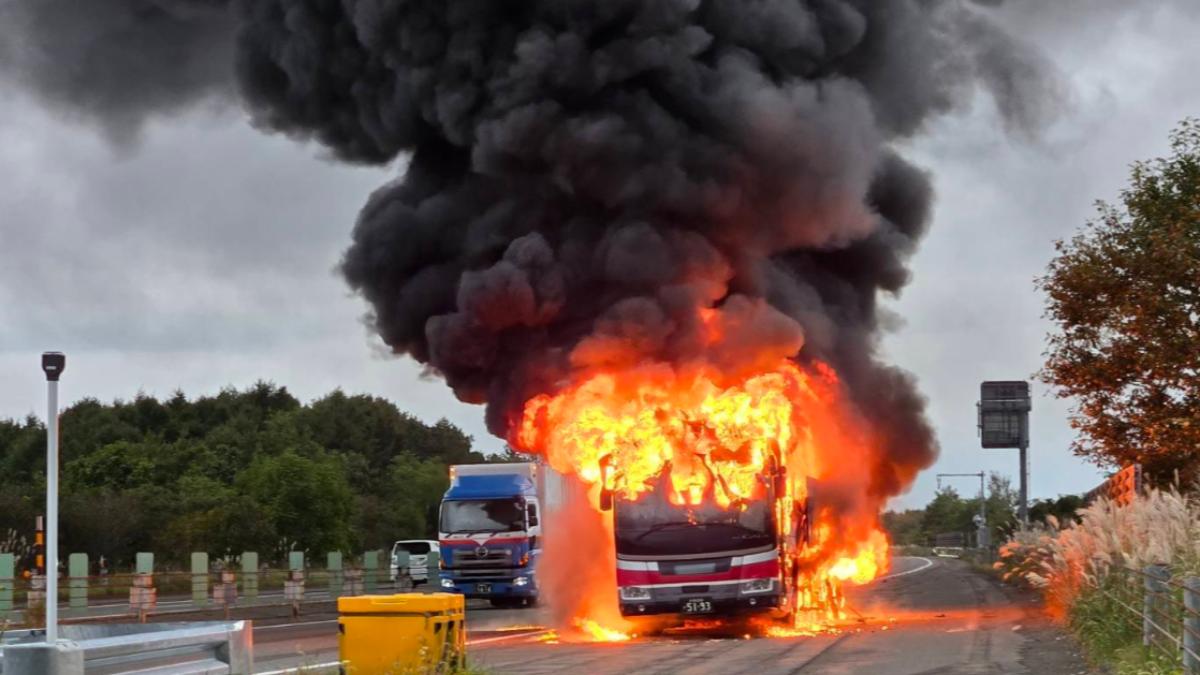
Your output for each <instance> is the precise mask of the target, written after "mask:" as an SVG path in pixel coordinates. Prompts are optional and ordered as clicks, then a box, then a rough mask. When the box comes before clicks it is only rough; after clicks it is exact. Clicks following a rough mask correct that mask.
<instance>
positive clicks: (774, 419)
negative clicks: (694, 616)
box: [510, 323, 888, 640]
mask: <svg viewBox="0 0 1200 675" xmlns="http://www.w3.org/2000/svg"><path fill="white" fill-rule="evenodd" d="M706 325H708V323H706ZM711 328H712V329H713V330H717V329H718V328H719V326H716V325H715V324H713V325H712V326H711ZM852 409H853V406H851V405H849V404H847V403H846V401H845V400H844V397H843V390H842V388H841V384H840V382H839V381H838V378H837V375H836V374H835V373H834V372H833V370H832V369H831V368H829V367H828V366H826V365H823V364H819V363H818V364H814V365H812V366H809V367H808V368H801V367H800V366H799V365H797V364H796V363H795V362H793V361H791V360H786V359H785V360H781V361H780V362H778V363H777V365H776V366H775V367H773V368H768V369H766V370H765V371H759V372H758V373H757V374H752V375H744V374H743V375H726V374H724V373H721V372H718V371H717V370H716V369H715V368H712V367H705V366H693V367H689V368H684V369H680V368H671V367H667V366H655V367H651V366H646V367H641V368H635V369H632V370H628V371H624V372H598V373H594V374H592V375H590V376H589V377H586V378H584V379H582V380H581V381H580V382H578V383H576V384H575V385H573V386H570V387H567V388H565V389H563V390H561V391H559V392H558V393H556V394H553V395H540V396H537V397H535V398H533V399H531V400H529V401H528V402H527V403H526V405H525V407H524V410H523V414H522V417H521V419H520V420H519V423H518V424H517V425H516V427H515V429H514V431H513V433H512V437H511V439H510V440H511V442H512V443H513V445H514V446H516V447H518V448H519V449H521V450H524V451H526V452H533V453H540V454H543V455H544V456H545V457H546V459H547V461H548V463H549V464H550V465H551V466H552V467H553V468H554V469H555V470H557V471H559V472H560V473H564V474H570V475H575V476H578V477H579V478H581V479H582V480H583V481H584V482H585V483H586V484H588V485H590V486H595V487H603V488H605V489H608V490H611V491H612V492H613V494H614V495H616V496H618V497H621V498H624V499H628V500H637V499H639V498H640V497H641V496H643V495H646V494H648V493H650V492H652V491H656V490H659V491H662V490H665V491H667V494H666V495H665V496H666V497H667V499H669V501H670V502H672V503H674V504H677V505H689V506H691V505H700V504H709V505H715V506H716V507H719V508H721V509H733V508H745V507H746V504H748V503H749V502H752V501H754V500H758V499H763V498H765V496H766V495H767V494H768V486H770V485H772V482H771V477H772V476H775V475H779V474H785V475H786V476H787V480H786V489H785V494H781V495H776V499H777V500H778V501H777V502H776V504H775V509H776V511H775V512H776V514H777V518H776V521H777V522H778V523H779V528H780V530H781V531H780V532H778V533H777V534H778V538H779V541H780V542H781V543H780V546H781V548H783V546H784V544H783V542H785V541H788V540H789V537H790V541H792V542H796V541H798V540H799V539H801V537H800V536H799V535H800V533H796V532H793V531H792V530H793V529H794V528H795V527H799V526H798V525H795V524H794V523H793V522H792V518H790V517H789V514H792V513H794V512H795V507H796V506H797V505H801V504H804V503H805V502H804V500H805V498H806V497H807V496H808V493H809V486H808V481H809V479H817V480H821V481H825V480H830V481H833V482H834V483H838V487H840V488H845V487H846V485H851V486H852V489H856V490H858V491H860V492H862V491H863V488H862V485H863V484H865V483H866V481H867V480H868V479H869V474H868V472H869V471H870V470H871V469H870V466H871V458H872V457H873V450H872V448H871V437H870V432H869V426H868V425H866V424H863V423H862V421H861V420H858V419H856V418H855V417H854V414H853V412H852ZM843 474H844V475H843ZM664 479H665V480H664ZM839 481H840V483H839ZM593 494H595V493H593ZM842 501H846V500H842ZM879 506H880V504H879V503H877V502H870V501H869V500H868V501H867V502H866V506H865V507H864V506H861V505H860V506H857V507H855V508H852V509H849V510H846V509H845V508H842V507H839V508H841V510H835V509H834V508H832V507H831V506H828V505H820V504H818V505H816V506H815V507H814V511H813V513H811V514H808V517H809V518H810V519H811V523H812V524H811V527H810V529H809V532H810V535H811V536H809V537H807V538H806V540H805V541H804V542H803V543H802V544H801V545H798V546H796V545H793V546H792V548H791V549H789V550H788V551H787V552H786V553H787V555H788V556H790V558H789V559H787V560H785V561H784V568H785V570H790V571H794V572H795V577H796V578H797V579H799V580H800V581H801V588H798V589H797V590H796V593H797V595H796V598H795V600H794V602H795V603H796V605H795V606H796V607H797V608H799V609H817V608H820V609H824V610H826V611H827V614H828V616H830V617H832V618H839V617H840V612H841V608H842V605H843V604H844V600H843V599H842V595H841V591H840V585H841V583H842V582H850V583H855V584H863V583H866V582H868V581H870V580H871V579H873V578H875V577H876V576H877V575H878V574H879V573H880V572H881V571H882V570H883V569H885V568H886V565H887V550H888V543H887V538H886V536H885V535H884V534H883V533H882V532H880V531H879V529H878V521H877V515H878V514H877V509H878V507H879ZM609 532H610V534H611V529H610V530H609ZM588 592H589V593H596V592H604V593H607V594H608V595H609V596H611V597H614V598H615V594H616V591H615V588H609V589H604V590H603V591H600V590H597V589H589V591H588ZM614 602H615V600H614ZM592 604H593V606H594V603H592ZM581 611H588V612H589V614H588V615H586V616H577V617H576V622H575V623H576V625H577V626H578V627H579V628H580V629H582V630H583V631H584V632H585V634H587V635H589V636H591V637H592V638H593V639H597V640H622V639H628V635H629V634H628V633H625V632H622V631H618V630H613V629H606V628H604V627H603V626H601V625H600V624H599V623H597V622H596V620H595V619H597V618H599V617H598V616H595V617H594V616H592V615H591V614H590V611H591V610H581ZM801 620H802V619H801V618H800V616H799V612H797V613H796V621H797V625H796V626H794V627H793V628H792V629H791V630H793V631H796V632H801V631H800V630H799V629H801V628H802V629H803V632H804V633H810V632H812V629H811V628H810V624H808V623H804V624H800V623H799V622H800V621H801ZM622 636H623V637H622Z"/></svg>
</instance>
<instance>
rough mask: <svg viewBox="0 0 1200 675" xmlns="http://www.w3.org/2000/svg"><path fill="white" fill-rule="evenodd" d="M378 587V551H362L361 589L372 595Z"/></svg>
mask: <svg viewBox="0 0 1200 675" xmlns="http://www.w3.org/2000/svg"><path fill="white" fill-rule="evenodd" d="M378 588H379V551H367V552H366V553H363V590H364V591H366V593H367V595H374V594H375V591H376V590H378Z"/></svg>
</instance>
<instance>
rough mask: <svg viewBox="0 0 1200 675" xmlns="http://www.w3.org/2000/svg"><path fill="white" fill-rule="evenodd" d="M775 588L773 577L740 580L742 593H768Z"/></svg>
mask: <svg viewBox="0 0 1200 675" xmlns="http://www.w3.org/2000/svg"><path fill="white" fill-rule="evenodd" d="M773 590H775V580H774V579H752V580H750V581H743V582H742V592H743V593H769V592H771V591H773Z"/></svg>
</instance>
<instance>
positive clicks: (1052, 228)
mask: <svg viewBox="0 0 1200 675" xmlns="http://www.w3.org/2000/svg"><path fill="white" fill-rule="evenodd" d="M1038 4H1039V3H1034V2H1032V0H1030V1H1026V2H1021V1H1017V2H1014V3H1011V4H1010V5H1008V6H1007V9H1006V13H1007V18H1006V20H1008V21H1010V22H1011V23H1012V24H1013V25H1014V26H1016V27H1017V28H1018V31H1019V32H1020V33H1021V34H1022V35H1023V36H1024V38H1025V39H1026V40H1028V41H1029V42H1030V43H1031V44H1034V45H1038V46H1039V47H1040V48H1041V49H1043V50H1044V52H1045V54H1046V56H1047V57H1048V58H1049V59H1050V61H1051V62H1052V63H1054V64H1055V68H1056V69H1057V70H1058V71H1059V74H1060V77H1061V78H1062V82H1063V91H1064V99H1065V100H1066V101H1067V102H1068V105H1067V107H1066V108H1065V109H1064V110H1062V111H1061V113H1060V116H1059V118H1058V120H1057V122H1055V123H1054V125H1053V126H1052V127H1051V128H1049V129H1048V130H1046V131H1045V132H1044V134H1043V136H1042V137H1041V138H1040V139H1036V140H1032V141H1026V140H1022V139H1016V138H1013V137H1011V136H1007V135H1005V133H1004V132H1003V130H1002V129H1001V125H1000V123H999V118H998V116H997V114H996V112H995V110H993V109H992V108H991V107H990V104H988V103H987V100H986V99H984V98H982V97H981V98H979V99H978V102H977V103H976V105H974V106H973V107H972V108H971V109H969V110H966V111H963V112H961V113H958V114H955V115H953V116H951V117H947V118H943V119H941V120H940V121H938V122H937V123H936V124H934V125H932V126H931V127H930V128H928V129H927V130H926V132H925V133H924V134H922V136H921V137H920V138H919V139H918V140H916V141H915V142H914V143H913V144H912V146H911V147H910V148H907V149H906V150H907V151H908V154H909V155H910V156H911V157H914V158H915V159H917V160H918V161H919V162H920V163H921V164H923V165H924V166H925V167H926V168H928V169H929V170H930V171H931V172H932V174H933V178H934V183H935V186H936V188H937V192H938V201H937V207H936V212H935V216H934V223H933V227H932V228H931V232H930V234H929V236H928V237H927V239H926V240H925V242H924V244H923V246H922V248H921V250H920V252H919V253H918V255H917V257H916V259H915V260H914V263H913V268H914V276H913V282H912V284H911V286H910V287H909V288H908V289H907V290H906V291H905V292H904V294H903V296H902V297H901V298H899V299H898V300H895V301H889V303H888V304H889V307H890V308H891V309H892V311H893V312H894V314H895V316H896V318H897V321H896V330H895V331H894V332H893V333H892V334H890V335H889V336H888V337H887V339H886V349H887V353H888V356H889V358H890V359H891V360H892V361H894V362H895V363H897V364H899V365H900V366H903V367H905V368H907V369H909V370H911V371H912V372H914V373H916V375H917V376H918V377H919V379H920V381H921V385H922V389H923V391H924V393H925V395H926V396H927V397H928V398H929V411H930V417H931V420H932V422H933V426H934V428H935V430H936V432H937V434H938V438H939V441H940V444H941V447H942V452H941V458H940V459H939V461H938V463H937V464H936V465H935V466H934V467H933V468H932V469H931V470H930V471H928V472H926V474H924V475H923V476H922V477H921V478H920V479H919V480H918V482H917V484H916V486H915V488H914V490H913V491H912V492H911V493H910V494H909V495H907V496H905V497H903V498H901V499H899V500H897V502H896V504H895V505H896V506H917V505H920V504H923V503H924V502H925V501H927V500H928V499H929V498H930V497H931V496H932V493H933V490H934V486H935V478H934V474H935V473H936V472H975V471H979V470H981V469H983V470H987V471H998V472H1001V473H1004V474H1006V475H1009V476H1011V477H1012V478H1013V479H1014V483H1015V481H1016V466H1017V461H1016V451H997V450H991V451H986V452H985V451H982V450H980V449H979V448H978V445H979V443H978V439H977V437H976V433H975V406H974V403H975V400H976V399H977V397H978V390H979V382H980V381H981V380H984V379H1024V378H1028V377H1029V376H1030V375H1032V374H1033V373H1034V372H1035V371H1036V370H1037V369H1038V367H1039V365H1040V362H1041V353H1042V350H1043V345H1044V338H1045V334H1046V331H1047V330H1048V329H1049V326H1048V324H1047V323H1046V322H1045V321H1044V320H1043V319H1042V318H1041V314H1042V305H1043V301H1042V297H1041V295H1040V294H1039V293H1038V292H1037V290H1036V289H1035V287H1034V284H1033V279H1034V277H1035V276H1037V275H1038V274H1039V273H1040V272H1041V271H1042V270H1043V269H1044V268H1045V265H1046V263H1047V262H1048V261H1049V259H1050V257H1051V256H1052V255H1053V242H1054V240H1055V239H1058V238H1062V237H1067V236H1069V235H1070V234H1071V233H1072V232H1074V231H1075V230H1077V229H1078V228H1079V227H1081V226H1082V225H1083V224H1084V223H1085V222H1086V221H1087V220H1088V219H1089V218H1090V217H1091V215H1092V214H1093V213H1094V206H1093V202H1094V201H1095V200H1096V199H1115V198H1116V197H1117V194H1118V192H1119V190H1120V189H1121V187H1122V186H1123V185H1124V183H1125V181H1126V178H1127V173H1128V165H1129V163H1130V162H1132V161H1135V160H1137V159H1144V158H1151V157H1155V156H1161V155H1163V154H1164V153H1165V152H1166V151H1167V134H1168V132H1169V131H1170V130H1171V129H1172V127H1173V126H1174V125H1175V124H1176V123H1177V122H1178V121H1179V120H1180V119H1182V118H1183V117H1185V116H1189V115H1191V116H1200V87H1198V86H1197V85H1196V82H1197V76H1196V68H1197V65H1200V46H1198V41H1197V40H1196V36H1197V35H1200V11H1197V7H1200V3H1196V2H1194V1H1193V0H1180V1H1179V2H1166V1H1160V2H1145V3H1136V4H1137V5H1138V7H1137V8H1136V9H1117V8H1118V7H1121V6H1122V5H1123V4H1126V3H1120V2H1107V1H1100V0H1096V1H1094V2H1087V1H1085V0H1065V1H1063V2H1047V3H1040V4H1045V5H1047V7H1040V8H1039V9H1037V10H1036V11H1034V10H1031V9H1029V7H1031V6H1035V5H1038ZM1081 7H1087V8H1088V9H1087V10H1081V9H1080V8H1081ZM403 168H404V167H403V166H391V167H388V168H387V169H385V170H380V169H362V168H353V167H348V166H346V165H342V164H336V163H334V162H331V161H326V160H325V159H323V158H322V157H321V153H320V151H319V149H318V148H316V147H315V146H305V145H300V144H297V143H295V142H293V141H291V140H289V139H286V138H283V137H279V136H269V135H264V134H262V133H260V132H258V131H256V130H254V129H252V128H250V127H249V126H248V125H247V124H246V123H245V120H244V116H243V115H242V114H241V113H240V111H238V110H236V109H218V110H212V109H203V110H193V111H192V112H190V113H188V114H187V115H185V116H183V117H180V118H175V119H170V120H157V121H154V122H152V123H151V124H150V125H149V126H148V127H147V128H146V129H145V132H144V134H143V136H142V138H141V140H140V142H139V143H138V144H137V145H136V147H133V148H128V149H120V150H118V149H114V148H113V146H111V145H110V144H109V143H108V142H107V141H106V140H105V139H104V138H103V137H102V136H100V135H99V134H97V133H96V132H95V131H94V130H92V129H89V128H86V127H84V126H80V125H78V124H76V123H75V122H74V121H73V120H69V119H62V118H60V117H57V116H55V115H54V114H53V112H51V111H48V110H46V109H45V108H43V107H40V106H39V104H38V103H36V102H34V101H33V100H31V99H30V98H28V97H26V96H25V95H24V94H23V93H21V92H20V91H18V90H16V89H15V88H13V87H5V86H4V84H3V83H0V417H18V416H24V415H25V414H27V413H30V412H37V413H38V414H39V415H40V414H42V413H43V412H44V406H45V402H44V385H43V384H42V383H43V379H42V376H41V372H40V370H39V369H38V354H39V353H40V352H41V351H43V350H46V349H59V350H63V351H65V352H67V353H68V366H67V371H66V375H65V376H64V380H63V384H62V391H63V398H64V401H65V402H70V401H73V400H76V399H78V398H81V397H85V396H92V397H97V398H100V399H102V400H111V399H113V398H126V399H127V398H131V397H133V396H134V395H136V394H137V392H138V391H139V390H140V391H144V392H146V393H149V394H155V395H159V396H166V395H169V394H170V393H171V392H172V391H173V390H175V389H182V390H183V391H184V392H186V393H187V394H188V395H189V396H195V395H198V394H203V393H214V392H216V391H217V390H219V389H220V388H221V387H222V386H226V385H234V386H237V387H245V386H248V385H250V384H252V383H253V382H255V381H256V380H259V379H265V380H272V381H274V382H276V383H279V384H282V385H285V386H287V387H288V389H289V390H291V391H292V392H293V393H294V394H296V395H297V396H298V397H300V398H301V399H304V400H309V399H312V398H315V397H318V396H321V395H323V394H325V393H327V392H329V391H330V390H332V389H334V388H337V387H340V388H342V389H343V390H345V391H347V392H349V393H360V392H361V393H370V394H375V395H379V396H384V397H387V398H390V399H392V400H394V401H395V402H396V403H397V405H399V406H400V407H401V408H403V409H406V410H409V411H411V412H413V413H414V414H416V415H418V416H419V417H421V418H424V419H426V420H430V421H433V420H436V419H438V418H440V417H445V418H448V419H449V420H451V421H452V422H454V423H455V424H457V425H459V426H460V427H462V428H463V429H465V430H466V431H467V432H468V433H469V434H471V435H472V436H474V438H475V442H476V447H477V449H480V450H483V451H494V450H497V449H499V448H500V447H501V441H499V440H498V439H496V438H494V437H492V436H490V435H489V434H488V433H487V432H486V430H485V429H484V424H483V411H482V409H481V408H478V407H473V406H467V405H464V404H461V403H458V402H457V401H455V399H454V397H453V396H452V395H451V394H450V393H449V390H448V389H447V388H446V387H445V386H444V385H442V384H441V383H439V382H438V381H436V380H430V379H427V378H423V377H422V376H421V370H420V367H419V366H418V365H417V364H415V363H413V362H412V361H410V360H408V359H400V360H397V359H394V358H391V357H389V356H387V355H386V352H385V350H384V349H383V348H382V345H381V343H380V342H379V340H378V339H377V338H375V337H374V336H372V335H371V334H370V333H369V332H368V330H367V329H366V328H365V327H364V326H363V325H362V323H361V321H360V317H361V315H362V313H363V311H364V305H363V303H362V302H361V301H360V300H359V299H357V298H355V297H353V296H352V295H351V294H350V293H349V292H348V290H347V289H346V287H345V284H344V283H343V282H342V280H341V279H340V278H339V277H338V276H337V275H336V274H335V272H334V269H333V268H334V266H335V264H336V263H337V261H338V259H339V257H340V256H341V253H342V251H343V249H344V248H345V247H346V246H347V245H348V243H349V232H350V228H351V225H352V223H353V220H354V217H355V215H356V214H357V212H358V210H359V208H360V207H361V206H362V204H363V203H364V201H365V199H366V197H367V195H368V194H369V193H370V192H371V190H373V189H374V188H376V187H378V186H379V185H380V184H382V183H383V182H384V181H386V180H389V179H391V178H393V177H395V176H396V175H398V174H399V173H400V172H402V171H403ZM1034 392H1035V399H1034V412H1033V422H1032V449H1031V457H1032V483H1031V494H1032V496H1034V497H1048V496H1055V495H1058V494H1063V493H1070V492H1079V491H1083V490H1086V489H1089V488H1091V487H1092V486H1094V485H1095V484H1096V483H1097V482H1098V481H1099V480H1100V478H1101V477H1102V474H1101V473H1099V472H1098V471H1097V469H1095V468H1094V467H1091V466H1089V465H1086V464H1084V463H1083V462H1081V461H1079V460H1078V459H1075V458H1074V457H1072V456H1071V454H1070V451H1069V448H1068V446H1069V444H1070V442H1071V439H1072V432H1071V430H1070V428H1069V427H1068V425H1067V421H1066V418H1067V413H1068V409H1069V403H1068V402H1063V401H1059V400H1057V399H1055V398H1053V397H1052V396H1051V395H1049V393H1048V392H1047V391H1046V389H1045V387H1043V386H1041V385H1038V384H1035V385H1034ZM958 485H960V490H961V491H970V490H971V489H972V488H971V483H970V482H969V481H964V482H962V483H959V484H958Z"/></svg>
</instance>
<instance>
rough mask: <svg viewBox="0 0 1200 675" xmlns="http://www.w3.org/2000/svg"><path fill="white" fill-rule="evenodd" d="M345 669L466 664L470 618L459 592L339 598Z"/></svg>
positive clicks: (372, 673)
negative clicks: (467, 630)
mask: <svg viewBox="0 0 1200 675" xmlns="http://www.w3.org/2000/svg"><path fill="white" fill-rule="evenodd" d="M338 615H339V616H338V650H339V651H340V653H341V660H342V667H343V672H345V673H346V675H433V674H434V673H448V672H453V671H454V670H456V669H459V668H462V667H463V666H464V661H465V658H466V625H465V624H464V621H465V619H466V613H465V605H464V603H463V596H461V595H458V594H456V593H430V594H422V593H401V594H399V595H359V596H353V597H344V598H338Z"/></svg>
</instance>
